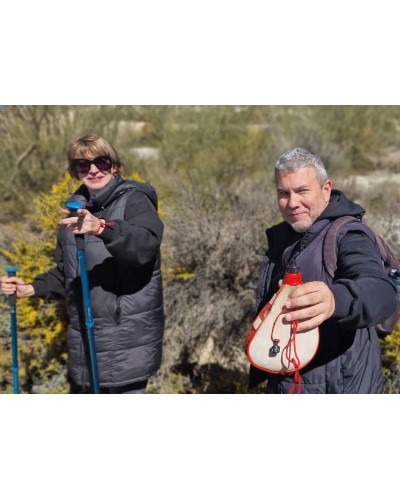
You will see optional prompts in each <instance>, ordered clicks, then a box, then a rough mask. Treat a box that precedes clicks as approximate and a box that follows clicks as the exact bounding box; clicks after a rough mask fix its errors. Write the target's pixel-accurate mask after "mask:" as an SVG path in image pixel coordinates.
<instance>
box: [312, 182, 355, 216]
mask: <svg viewBox="0 0 400 500" xmlns="http://www.w3.org/2000/svg"><path fill="white" fill-rule="evenodd" d="M364 214H365V209H364V208H363V207H362V206H361V205H359V204H358V203H354V202H353V201H351V200H349V199H348V198H347V196H346V195H345V194H344V193H343V192H342V191H339V190H337V189H332V192H331V198H330V200H329V204H328V206H327V207H326V209H325V210H324V211H323V212H322V214H321V215H320V216H319V217H318V219H317V220H321V219H337V218H338V217H342V216H343V215H352V216H353V217H357V218H359V219H361V217H363V216H364Z"/></svg>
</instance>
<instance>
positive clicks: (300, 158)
mask: <svg viewBox="0 0 400 500" xmlns="http://www.w3.org/2000/svg"><path fill="white" fill-rule="evenodd" d="M304 167H312V168H313V169H314V171H315V175H316V177H317V179H318V181H319V183H320V185H321V186H323V185H324V183H325V181H326V180H327V179H328V174H327V172H326V170H325V167H324V164H323V163H322V160H321V158H320V157H319V156H318V155H316V154H314V153H311V152H310V151H307V150H306V149H303V148H295V149H292V150H291V151H288V152H287V153H284V154H283V155H281V156H280V157H279V158H278V159H277V161H276V163H275V178H276V176H277V174H278V173H280V172H296V171H297V170H300V169H301V168H304Z"/></svg>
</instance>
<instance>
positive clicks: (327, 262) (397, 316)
mask: <svg viewBox="0 0 400 500" xmlns="http://www.w3.org/2000/svg"><path fill="white" fill-rule="evenodd" d="M349 222H358V223H359V224H361V227H360V229H362V231H363V232H364V233H366V234H367V235H368V236H369V237H370V238H371V240H372V241H374V242H375V246H376V249H377V252H378V255H379V256H380V258H381V260H382V265H383V267H384V269H385V271H386V272H387V274H388V276H389V277H390V278H391V279H392V280H393V282H394V284H395V285H396V287H397V307H396V310H395V311H394V313H393V314H392V315H391V316H389V318H387V319H386V320H385V321H383V322H382V323H380V324H379V325H376V326H375V328H376V331H377V333H378V336H379V337H380V338H384V337H386V335H389V334H390V333H392V331H393V330H394V329H395V327H396V324H397V323H398V321H399V320H400V263H399V261H398V259H397V257H396V255H395V253H394V250H393V248H392V247H391V246H390V245H389V243H387V242H386V241H385V240H384V239H383V238H381V237H380V236H379V235H378V234H376V233H375V232H374V231H373V230H372V229H371V228H370V227H368V226H367V225H366V224H365V222H363V221H362V220H360V219H357V218H355V217H352V216H350V215H345V216H343V217H339V218H338V219H336V220H334V221H333V222H332V223H331V225H330V226H329V229H328V231H327V233H326V235H325V239H324V243H323V254H322V255H323V261H324V266H325V269H326V271H327V273H328V275H329V276H330V277H331V278H333V276H334V274H335V271H336V265H337V264H336V259H337V236H338V234H339V232H340V230H341V228H342V227H343V226H344V225H345V224H348V223H349Z"/></svg>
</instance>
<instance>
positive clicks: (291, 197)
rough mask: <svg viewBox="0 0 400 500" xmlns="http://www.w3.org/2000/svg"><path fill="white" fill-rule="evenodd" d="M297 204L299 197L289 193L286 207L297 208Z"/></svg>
mask: <svg viewBox="0 0 400 500" xmlns="http://www.w3.org/2000/svg"><path fill="white" fill-rule="evenodd" d="M298 204H299V197H298V195H297V194H296V193H289V198H288V205H289V206H290V207H297V206H298Z"/></svg>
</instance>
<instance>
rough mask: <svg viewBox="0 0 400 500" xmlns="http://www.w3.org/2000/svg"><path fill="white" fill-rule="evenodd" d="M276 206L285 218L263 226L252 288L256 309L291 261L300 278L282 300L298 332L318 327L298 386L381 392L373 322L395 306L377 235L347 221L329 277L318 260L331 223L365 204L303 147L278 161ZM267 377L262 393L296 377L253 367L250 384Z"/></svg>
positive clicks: (283, 388)
mask: <svg viewBox="0 0 400 500" xmlns="http://www.w3.org/2000/svg"><path fill="white" fill-rule="evenodd" d="M275 183H276V190H277V198H278V206H279V210H280V212H281V215H282V217H283V219H284V222H282V223H280V224H278V225H276V226H274V227H272V228H270V229H268V230H267V238H268V251H267V253H266V258H265V263H264V267H263V270H262V274H261V277H260V282H259V287H258V290H257V309H258V312H259V311H260V310H261V309H262V308H263V306H264V305H265V304H266V303H267V302H268V301H269V300H270V299H271V297H272V296H273V295H274V293H275V292H276V291H277V290H278V288H279V286H280V283H281V282H280V280H281V279H282V278H283V275H284V272H285V269H286V266H287V264H288V263H289V261H292V260H294V261H295V262H296V264H297V266H298V268H299V270H300V272H301V273H302V276H303V281H304V284H303V285H299V286H298V287H297V288H296V289H295V291H294V292H293V294H292V296H291V297H290V299H289V300H288V301H287V302H286V304H285V307H286V310H287V311H288V312H287V313H286V314H285V319H286V320H287V321H290V322H293V321H298V327H297V331H298V332H305V331H307V330H310V329H313V328H315V327H319V331H320V341H319V347H318V350H317V353H316V355H315V357H314V358H313V360H312V361H311V362H310V363H309V364H308V365H307V366H305V367H304V368H303V369H302V370H301V379H302V392H303V393H310V394H311V393H325V394H327V393H331V394H332V393H353V394H354V393H364V394H366V393H382V392H383V377H382V368H381V351H380V344H379V339H378V336H377V333H376V331H375V329H374V327H373V326H374V325H376V324H378V323H380V322H381V321H383V320H384V319H386V318H387V317H389V316H390V314H392V312H393V311H394V310H395V308H396V289H395V286H394V285H393V284H392V283H391V281H390V279H389V278H388V277H387V275H386V273H385V271H384V269H383V266H382V264H381V262H380V258H379V256H378V254H377V251H376V249H375V245H374V242H373V241H372V240H371V239H370V238H369V237H368V236H367V235H366V234H365V233H364V232H363V231H362V230H359V229H358V228H357V223H353V224H348V225H347V229H346V231H345V232H344V234H343V235H342V236H341V238H339V244H338V258H337V264H338V268H337V271H336V273H335V276H334V279H333V280H331V279H330V278H329V277H328V275H327V274H326V271H325V270H324V266H323V261H322V260H323V259H322V243H323V238H324V236H325V234H326V232H327V230H328V227H329V225H330V223H331V222H332V221H333V220H335V219H336V218H338V217H341V216H343V215H351V216H355V217H357V218H361V217H362V216H363V214H364V213H365V210H364V209H363V208H362V207H361V206H360V205H358V204H356V203H353V202H352V201H350V200H349V199H348V198H347V197H346V196H345V195H344V193H342V192H340V191H338V190H334V189H332V182H331V180H330V179H329V178H328V175H327V172H326V170H325V167H324V165H323V163H322V161H321V159H320V158H319V157H318V156H317V155H315V154H313V153H311V152H309V151H306V150H305V149H302V148H296V149H294V150H292V151H289V152H287V153H285V154H283V155H282V156H280V157H279V158H278V160H277V162H276V165H275ZM265 379H267V380H268V382H267V386H266V393H270V394H271V393H288V392H289V390H290V387H291V386H292V383H293V376H291V375H280V374H279V375H278V374H269V373H265V372H261V370H258V369H257V368H255V367H253V366H252V367H251V369H250V387H254V386H255V385H257V384H258V383H259V382H260V381H261V380H265Z"/></svg>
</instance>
